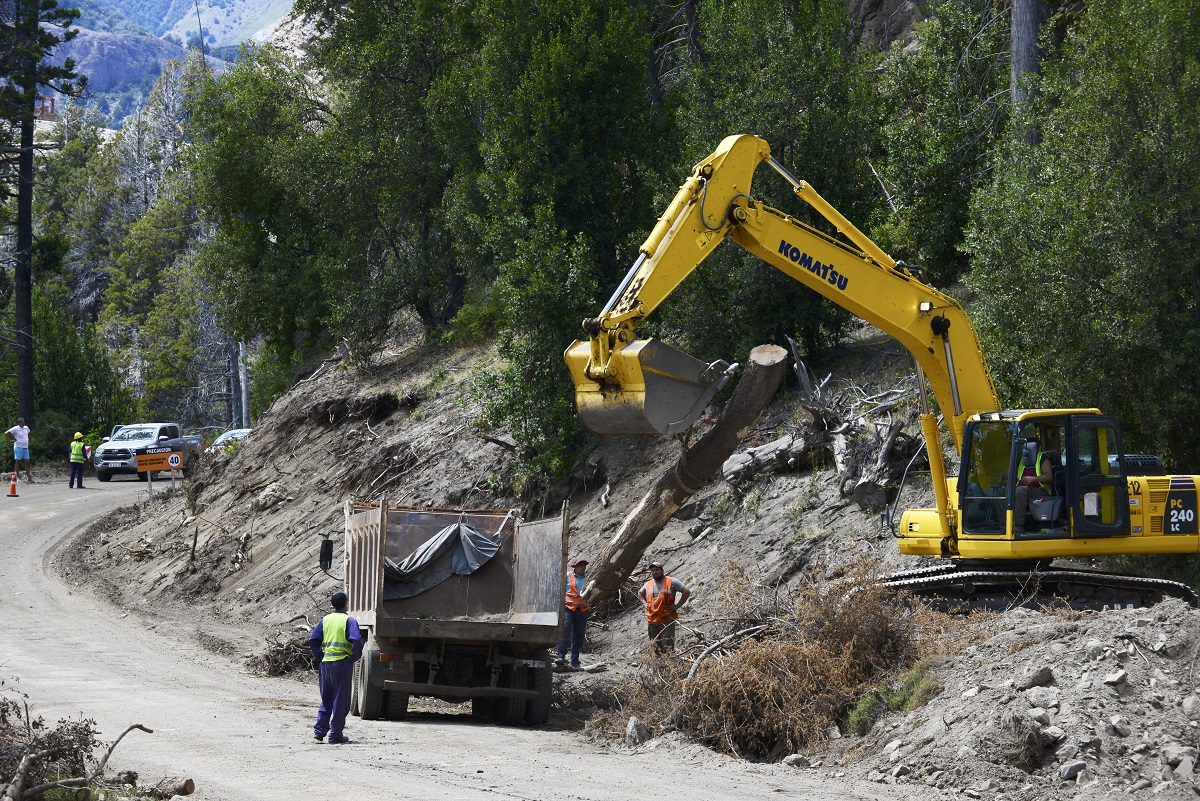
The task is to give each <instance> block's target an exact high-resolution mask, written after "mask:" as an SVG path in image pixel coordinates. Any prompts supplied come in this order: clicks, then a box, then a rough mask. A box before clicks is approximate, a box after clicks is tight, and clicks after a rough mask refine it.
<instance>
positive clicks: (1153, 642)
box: [59, 331, 1200, 801]
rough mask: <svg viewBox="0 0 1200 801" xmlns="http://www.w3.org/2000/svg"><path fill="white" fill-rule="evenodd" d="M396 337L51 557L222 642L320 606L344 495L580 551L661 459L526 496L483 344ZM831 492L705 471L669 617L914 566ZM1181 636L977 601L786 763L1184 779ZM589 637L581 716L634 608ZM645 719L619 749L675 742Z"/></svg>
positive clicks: (609, 450)
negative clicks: (511, 521) (848, 573)
mask: <svg viewBox="0 0 1200 801" xmlns="http://www.w3.org/2000/svg"><path fill="white" fill-rule="evenodd" d="M410 333H411V336H410V338H409V339H407V340H406V341H403V342H400V343H397V345H396V346H395V347H394V348H393V349H392V350H390V351H389V352H387V353H385V354H384V355H383V356H382V357H381V358H380V359H379V360H378V361H377V363H376V364H374V365H373V366H371V367H370V368H361V367H355V366H353V365H351V364H350V363H348V362H347V361H345V360H344V359H342V358H340V357H335V358H332V359H330V360H328V361H327V362H325V363H324V364H323V365H321V367H320V368H319V369H318V370H317V371H316V372H315V373H314V374H312V375H311V376H309V377H307V378H305V379H304V380H302V381H300V382H299V383H297V384H296V386H295V387H294V388H293V389H292V391H290V392H289V393H288V394H287V395H285V396H284V397H282V398H280V399H279V400H278V401H277V402H276V403H275V404H274V405H273V406H272V407H271V409H270V411H269V412H268V413H267V414H266V415H265V416H264V417H263V419H262V420H261V421H260V422H259V424H258V426H257V427H256V429H255V431H254V433H253V435H252V436H251V437H250V438H249V439H248V440H246V441H245V442H244V444H243V445H242V447H240V448H239V449H238V450H237V452H236V454H235V455H234V456H233V457H232V458H231V459H219V460H216V461H213V462H212V463H210V464H208V465H206V466H205V468H204V470H203V472H202V473H201V474H200V475H199V476H198V477H197V480H196V481H195V482H194V483H192V484H191V485H190V486H189V487H188V488H187V489H186V491H183V492H180V493H178V494H176V495H174V496H172V497H169V498H167V499H165V500H164V499H162V497H161V495H160V496H159V498H158V499H156V500H155V501H154V502H143V503H140V504H139V505H138V506H136V507H132V508H128V509H125V510H122V511H121V512H120V513H119V514H116V515H113V516H112V517H111V518H110V519H108V520H105V521H101V522H100V523H99V524H98V525H96V526H94V527H93V528H92V529H91V530H90V531H89V532H87V533H86V534H85V535H84V536H83V537H82V538H81V539H80V540H78V542H77V543H76V544H75V546H74V547H73V548H72V549H70V550H68V551H67V552H66V553H65V554H64V557H63V558H62V559H61V560H60V563H59V564H60V568H61V569H62V570H63V571H64V572H69V573H70V574H71V579H72V580H73V581H77V582H80V583H84V584H92V585H94V586H98V587H101V588H103V589H104V590H105V591H106V592H107V593H108V594H109V596H110V597H111V598H112V600H114V601H115V602H116V603H119V604H123V605H126V606H128V607H130V608H133V609H138V608H143V609H152V610H154V612H155V614H156V615H165V616H168V617H172V616H173V617H177V618H182V619H185V620H190V621H193V622H194V625H195V628H196V632H197V638H198V640H199V641H200V642H201V643H202V644H203V645H205V646H206V647H209V648H212V649H215V650H221V651H226V652H229V653H237V651H236V650H234V646H233V645H232V643H230V642H228V641H225V640H222V639H221V637H222V636H228V633H229V632H230V629H231V627H232V628H236V629H241V630H243V631H247V632H250V633H251V634H252V635H253V637H252V639H253V638H257V641H262V638H263V637H264V636H268V635H271V634H272V633H274V634H276V635H277V636H278V635H280V634H281V633H282V635H284V636H286V635H287V633H288V632H291V631H292V630H293V629H294V628H295V627H296V626H300V627H304V626H306V625H307V621H310V620H313V619H314V618H315V616H316V615H318V614H319V613H320V610H321V609H322V608H323V607H324V605H325V603H326V599H327V598H328V595H329V593H330V592H331V591H332V590H333V589H334V588H335V587H336V586H337V584H336V582H335V581H334V580H333V579H332V578H330V577H328V576H326V575H324V574H322V573H320V572H319V570H318V569H317V564H316V563H317V555H318V550H319V544H320V541H321V540H322V539H323V538H324V537H326V536H332V537H333V538H334V539H335V541H338V536H339V534H340V530H341V525H342V516H343V512H342V506H343V504H344V502H345V501H346V500H347V499H350V498H362V499H378V498H386V499H387V500H388V501H391V502H397V503H404V504H410V505H429V506H441V507H455V508H512V507H519V508H521V509H522V510H523V511H524V513H525V514H526V515H527V516H531V517H533V516H540V515H549V514H553V513H555V512H556V511H557V510H558V509H559V508H560V506H561V504H562V503H563V502H567V503H569V505H570V512H571V546H570V550H571V553H572V554H584V555H594V554H595V553H597V552H598V551H599V550H600V549H601V548H602V546H603V545H604V543H605V542H606V541H607V540H608V539H609V538H610V537H611V536H612V534H613V533H614V532H615V530H616V529H617V527H618V526H619V525H620V523H621V520H622V518H623V517H624V515H625V514H626V513H627V512H628V511H629V510H630V509H631V508H632V507H633V506H634V505H635V504H636V503H637V501H638V500H639V499H640V498H641V496H642V494H643V493H644V491H645V490H646V488H647V487H648V485H649V484H650V482H651V481H652V479H653V478H654V477H655V476H656V475H657V473H658V472H659V471H661V470H662V469H664V468H665V467H666V466H667V465H668V464H670V463H671V461H672V459H673V458H674V455H675V449H676V448H677V447H678V446H677V445H676V444H674V443H673V442H672V441H662V440H654V439H633V438H614V439H607V440H604V441H601V442H599V443H598V444H597V446H596V447H595V449H594V450H592V451H591V452H590V453H589V454H588V455H587V457H586V458H585V459H583V460H582V461H581V462H580V463H579V464H578V465H577V466H576V468H575V470H574V471H573V472H572V474H571V476H570V477H569V478H568V479H567V480H565V481H563V482H562V483H560V484H558V485H556V486H554V487H549V488H543V489H541V490H539V491H538V492H536V493H528V492H527V493H524V494H522V493H520V492H518V489H519V488H517V487H515V486H514V472H513V462H512V450H511V448H510V447H507V443H506V442H505V439H504V437H503V435H502V434H501V433H499V432H481V431H477V430H476V429H475V428H474V427H473V426H472V419H473V409H472V406H471V404H470V402H469V400H468V398H469V391H468V385H469V382H470V379H471V377H472V375H473V374H474V372H475V371H476V370H479V369H481V368H482V367H484V366H486V365H487V364H488V362H489V360H490V359H491V358H493V357H492V354H491V352H490V351H489V350H487V349H482V348H481V349H477V350H468V351H449V350H437V349H431V348H428V347H425V346H422V345H421V344H420V341H419V337H418V336H417V333H418V332H415V331H414V332H410ZM844 358H845V359H847V360H852V361H853V362H854V364H855V366H856V367H855V369H856V371H858V372H857V373H856V374H868V375H871V376H872V379H871V382H874V383H875V384H877V385H879V386H888V385H890V384H891V382H892V381H893V380H894V377H895V376H896V375H899V374H900V373H903V372H904V371H906V370H907V369H908V365H909V361H908V359H907V358H906V357H904V356H903V355H902V354H900V353H899V352H898V351H897V350H896V346H894V345H893V344H891V343H889V342H888V341H885V340H883V339H881V338H877V337H871V336H869V335H864V336H863V337H862V338H860V339H859V340H858V342H857V343H856V344H855V346H854V347H852V348H849V349H847V351H846V355H845V357H844ZM834 369H835V379H834V380H835V381H836V380H837V375H836V370H837V368H836V367H835V368H834ZM868 383H870V382H868ZM868 388H869V387H868ZM801 415H802V413H801V412H800V411H799V410H798V409H797V407H796V405H795V402H794V400H793V399H792V398H791V396H790V393H789V391H788V390H786V389H785V390H784V391H783V392H782V393H781V396H780V398H779V400H778V401H777V402H776V404H775V405H774V406H773V407H772V408H771V409H770V410H769V411H768V413H767V415H766V416H765V417H764V418H763V419H762V420H761V421H760V423H759V424H758V425H757V426H756V427H755V428H754V429H753V430H752V431H751V432H750V434H749V436H748V438H747V441H746V444H747V445H755V444H761V443H762V442H766V441H769V440H770V439H773V438H775V437H777V436H779V435H781V434H782V433H785V432H787V431H789V430H794V429H796V428H798V427H800V426H801V424H802V420H801ZM831 464H832V462H830V465H831ZM838 487H839V481H838V477H837V476H836V475H835V474H834V473H833V471H832V469H831V468H830V467H826V468H823V469H822V468H818V469H816V470H805V471H802V472H786V471H785V472H781V473H772V474H764V475H760V476H759V477H757V478H755V479H753V480H752V481H748V482H745V483H743V484H740V485H738V486H731V485H728V484H726V483H725V482H723V481H721V480H719V479H718V480H715V481H714V482H711V483H710V484H709V486H707V487H706V488H705V489H704V490H703V491H702V492H701V493H699V494H698V495H696V496H695V498H694V499H693V501H692V502H691V503H689V504H688V505H687V506H685V507H684V508H683V509H681V510H680V512H679V514H677V515H676V516H675V518H673V519H672V520H671V522H670V523H669V524H668V526H667V527H666V529H664V530H663V532H662V533H661V534H660V536H659V537H658V540H657V542H656V543H655V546H654V548H653V551H652V554H653V555H654V556H656V557H658V558H660V559H661V560H663V561H665V563H666V566H667V571H668V572H669V573H671V574H673V575H675V576H677V577H678V578H679V579H681V580H682V581H684V582H685V583H687V585H688V586H689V587H691V588H692V589H693V592H694V595H693V601H694V603H690V604H689V608H688V609H687V610H686V614H685V618H684V620H683V621H682V622H683V623H684V624H685V628H686V629H687V630H688V631H689V632H690V631H692V630H696V631H701V632H702V631H704V630H705V629H706V628H707V627H710V626H712V625H714V620H713V617H712V614H713V613H712V610H713V608H714V606H715V604H716V599H715V598H714V596H715V594H716V590H715V588H714V585H715V583H716V579H717V576H718V574H719V573H720V572H721V570H722V568H723V566H725V565H727V564H728V563H729V562H730V561H731V560H733V561H737V562H739V563H740V564H742V565H745V566H747V567H748V568H750V569H751V570H752V571H753V572H755V573H756V574H757V575H758V576H760V577H762V578H763V579H765V580H766V581H767V582H769V583H775V582H779V583H782V585H784V586H793V585H795V584H796V583H797V582H799V581H801V580H802V579H803V578H804V577H806V576H812V577H816V578H817V579H818V580H820V579H821V577H822V576H829V575H833V574H835V573H836V572H837V571H838V570H839V566H840V565H842V564H843V563H845V562H846V561H847V560H850V559H853V558H858V557H864V556H865V557H866V558H869V559H872V560H874V561H875V562H876V563H877V564H878V566H879V570H880V571H881V572H883V571H886V570H888V569H891V568H893V567H896V566H899V565H900V564H902V563H903V564H906V565H909V566H911V560H908V561H906V560H904V559H903V558H902V557H900V556H899V555H898V554H897V552H896V548H895V545H894V544H893V543H892V542H891V540H890V537H889V536H888V535H887V533H886V531H885V529H884V528H883V526H882V524H881V522H880V517H879V515H878V513H871V514H866V513H863V512H862V511H860V510H858V508H857V507H856V506H854V505H853V504H852V503H850V502H849V501H848V499H846V498H843V497H842V496H841V495H840V493H839V489H838ZM924 502H925V500H924V499H923V498H920V497H913V498H907V497H906V503H914V504H915V503H924ZM339 547H340V543H339ZM337 556H340V553H339V554H338V555H337ZM1198 635H1200V614H1198V613H1197V611H1196V610H1194V609H1191V608H1189V607H1187V606H1184V605H1182V604H1181V603H1179V602H1168V603H1164V604H1161V605H1159V606H1157V607H1153V608H1149V609H1130V610H1107V611H1103V612H1077V611H1066V612H1050V611H1031V610H1027V609H1014V610H1011V611H1010V612H1008V613H1005V614H999V615H994V616H991V617H989V618H988V619H987V620H986V622H985V623H984V624H982V625H980V626H979V627H978V628H977V629H976V630H975V633H974V636H973V638H972V639H973V641H974V644H973V645H971V647H969V648H967V649H966V650H965V651H962V652H958V653H952V654H950V655H948V656H947V657H946V658H945V659H944V661H942V662H940V663H939V664H937V665H934V666H933V671H934V672H935V674H936V687H937V688H938V689H937V692H936V693H934V694H933V696H932V697H931V698H930V700H928V701H927V702H926V703H925V704H924V705H923V706H921V707H919V708H917V709H915V710H914V711H912V712H910V713H907V714H896V715H891V716H889V717H887V718H884V719H883V720H881V721H880V722H879V723H877V724H876V725H875V728H874V729H873V730H872V731H870V732H869V733H868V734H867V735H865V736H863V737H857V736H851V735H850V734H848V733H847V732H845V731H843V730H832V731H830V732H829V733H828V734H829V742H828V744H827V746H822V747H820V748H815V749H814V750H813V751H812V752H810V753H806V754H797V755H793V756H791V757H789V758H788V760H787V761H788V764H791V765H793V766H795V767H796V768H797V769H803V770H817V771H825V772H828V773H830V774H838V775H849V776H852V777H856V778H860V779H864V780H870V781H877V782H883V783H905V784H913V785H916V786H917V787H919V788H927V790H928V793H929V795H930V797H941V796H943V795H949V794H964V795H967V796H968V797H976V798H978V797H983V796H995V797H997V798H999V797H1003V798H1011V799H1029V800H1030V801H1032V799H1047V798H1088V799H1090V798H1099V797H1104V796H1107V795H1110V794H1113V795H1115V794H1116V793H1121V794H1124V793H1126V792H1127V791H1128V792H1145V793H1147V794H1150V793H1154V794H1156V795H1159V796H1166V797H1175V796H1178V797H1189V798H1190V797H1193V793H1194V789H1193V788H1194V787H1195V780H1196V777H1195V775H1194V774H1193V768H1194V766H1195V762H1196V759H1197V750H1196V747H1197V745H1198V744H1200V743H1198V734H1197V733H1198V729H1197V722H1196V721H1197V720H1198V719H1200V698H1198V697H1197V696H1196V695H1194V694H1193V691H1194V688H1195V687H1196V684H1197V677H1196V675H1195V662H1196V658H1197V656H1198V655H1200V636H1198ZM592 640H593V642H592V645H591V647H590V649H589V650H590V653H587V654H586V655H585V662H588V663H590V664H593V665H594V664H596V663H603V664H604V665H606V666H607V670H606V671H605V672H602V673H595V674H591V673H586V674H568V675H562V676H559V678H558V680H557V682H556V699H557V703H558V705H559V708H560V711H564V710H565V711H569V710H567V708H568V707H576V708H577V712H576V714H575V715H574V717H571V716H565V717H560V718H559V719H558V720H559V725H566V726H577V725H581V722H582V720H583V719H584V718H586V716H587V714H588V713H587V710H586V708H585V707H587V706H588V704H590V703H591V702H592V701H593V700H595V699H600V698H611V693H610V689H611V687H612V685H613V684H614V683H616V682H619V681H621V680H622V678H624V677H626V676H629V675H631V674H632V672H633V671H635V670H636V666H637V664H638V660H639V655H640V649H641V646H642V643H643V640H644V628H643V621H642V618H641V616H640V613H639V611H638V610H636V609H633V608H631V607H626V608H624V609H622V608H620V607H619V606H618V607H617V608H616V609H614V610H613V611H612V612H610V614H609V615H608V616H607V617H606V619H604V620H603V622H600V623H598V624H597V625H596V626H594V627H593V633H592ZM682 640H683V643H682V648H681V650H682V649H685V648H686V647H687V646H688V645H689V644H690V643H691V642H694V641H695V639H694V635H693V634H691V633H685V634H684V636H683V637H682ZM243 656H250V655H249V654H244V655H243ZM654 734H659V735H660V736H658V737H656V738H655V739H652V740H650V741H649V742H640V743H636V744H634V745H631V746H630V747H635V748H641V749H646V748H656V747H667V746H668V745H669V744H670V743H671V742H674V741H676V740H677V739H678V735H677V734H673V733H671V732H669V731H668V732H665V733H663V732H654ZM923 791H924V789H922V792H923Z"/></svg>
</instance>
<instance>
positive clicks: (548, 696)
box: [525, 652, 554, 726]
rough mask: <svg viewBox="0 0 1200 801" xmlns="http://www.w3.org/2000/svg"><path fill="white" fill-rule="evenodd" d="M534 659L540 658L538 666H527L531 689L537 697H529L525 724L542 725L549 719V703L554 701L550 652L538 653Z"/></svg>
mask: <svg viewBox="0 0 1200 801" xmlns="http://www.w3.org/2000/svg"><path fill="white" fill-rule="evenodd" d="M535 659H540V660H542V662H543V663H545V664H543V665H542V667H540V668H528V670H529V675H530V677H531V678H532V679H533V682H532V684H533V689H535V690H537V694H538V697H537V698H533V699H530V700H529V702H528V703H527V704H526V709H525V725H526V726H544V725H545V724H546V721H548V720H550V704H551V703H552V702H553V701H554V670H553V668H551V667H550V654H549V653H548V652H547V653H542V654H538V655H537V656H536V657H535Z"/></svg>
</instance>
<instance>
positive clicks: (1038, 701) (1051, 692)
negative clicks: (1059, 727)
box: [1025, 687, 1058, 709]
mask: <svg viewBox="0 0 1200 801" xmlns="http://www.w3.org/2000/svg"><path fill="white" fill-rule="evenodd" d="M1025 700H1027V701H1028V702H1029V706H1030V707H1033V708H1037V707H1041V708H1042V709H1058V689H1057V688H1055V687H1031V688H1030V689H1028V690H1026V691H1025Z"/></svg>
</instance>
